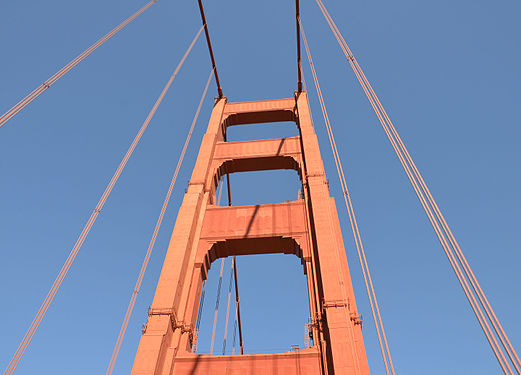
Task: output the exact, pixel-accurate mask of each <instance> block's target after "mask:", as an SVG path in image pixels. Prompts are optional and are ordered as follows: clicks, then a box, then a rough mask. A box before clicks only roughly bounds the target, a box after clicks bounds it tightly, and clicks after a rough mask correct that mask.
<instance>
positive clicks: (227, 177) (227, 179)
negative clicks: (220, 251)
mask: <svg viewBox="0 0 521 375" xmlns="http://www.w3.org/2000/svg"><path fill="white" fill-rule="evenodd" d="M223 138H224V141H225V142H228V135H227V129H224V134H223ZM226 181H227V188H228V206H231V205H232V189H231V184H230V174H229V173H227V174H226ZM232 270H233V277H234V279H235V305H236V313H237V317H236V319H237V325H238V327H239V345H240V349H241V354H244V342H243V339H242V324H241V305H240V300H239V281H238V280H237V257H236V256H235V255H234V256H233V257H232Z"/></svg>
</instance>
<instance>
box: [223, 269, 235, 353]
mask: <svg viewBox="0 0 521 375" xmlns="http://www.w3.org/2000/svg"><path fill="white" fill-rule="evenodd" d="M234 268H235V267H234V263H233V262H232V269H231V272H230V283H229V285H228V305H227V306H226V322H225V323H224V339H223V351H222V353H223V355H225V354H226V339H227V338H228V321H229V318H230V302H231V298H232V287H233V269H234Z"/></svg>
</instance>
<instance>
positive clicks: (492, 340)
mask: <svg viewBox="0 0 521 375" xmlns="http://www.w3.org/2000/svg"><path fill="white" fill-rule="evenodd" d="M319 5H320V4H319ZM322 10H323V14H324V15H325V16H326V14H325V13H324V10H325V8H324V9H322ZM326 20H327V21H328V23H329V25H330V27H331V29H332V30H333V33H334V34H335V37H336V38H337V41H338V42H339V44H340V45H341V47H342V50H343V52H344V54H345V55H346V58H347V59H348V61H349V63H350V65H351V67H352V68H353V71H354V72H355V75H356V77H357V79H358V80H359V82H360V84H361V86H362V88H363V90H364V92H365V93H366V95H367V97H368V99H369V101H370V103H371V106H372V107H373V109H374V111H375V113H376V115H377V117H378V119H379V120H380V122H381V124H382V126H383V128H384V130H385V132H386V134H388V137H390V135H389V130H388V128H387V126H386V124H385V123H384V120H383V117H382V114H381V113H380V111H379V110H378V107H377V105H376V104H375V102H374V99H373V97H372V95H370V93H369V90H368V88H367V87H366V85H365V82H364V81H363V80H362V78H361V76H360V73H359V72H358V70H357V69H356V68H355V65H354V62H353V60H354V59H353V57H352V55H351V52H350V50H348V47H344V45H343V44H342V42H341V39H340V38H341V35H340V37H339V36H338V34H339V32H338V29H336V30H335V25H334V23H332V19H330V18H329V19H328V18H327V16H326ZM389 139H390V141H391V144H392V145H393V148H394V149H395V151H396V152H397V155H398V157H399V159H400V162H401V163H402V165H403V166H404V169H405V171H406V173H407V175H408V177H409V179H410V181H411V184H412V185H413V187H414V189H415V191H416V193H417V195H418V197H419V199H420V202H421V203H422V206H423V207H424V209H425V210H426V212H427V210H428V208H427V207H428V206H426V205H425V202H424V201H423V199H424V197H423V195H421V196H420V195H419V194H421V193H420V192H419V187H418V186H417V185H416V181H415V179H414V178H413V177H412V175H411V174H410V171H409V169H408V167H407V166H406V164H405V162H403V160H402V159H403V157H402V155H401V153H399V152H398V149H397V148H396V144H395V142H394V139H393V138H389ZM430 215H431V213H430V212H427V216H428V217H429V220H430V221H431V224H432V225H433V227H434V229H435V232H436V235H437V236H438V238H439V240H440V242H441V244H442V247H443V249H444V251H445V253H446V255H447V257H448V258H449V262H450V264H451V266H453V269H454V272H455V273H456V276H457V278H458V281H459V282H460V285H461V286H462V288H463V290H464V293H465V295H466V297H467V299H468V300H469V303H470V304H471V307H472V309H473V311H474V314H475V315H476V317H477V319H478V322H479V324H480V326H481V327H482V329H483V331H484V332H485V336H486V338H487V340H488V342H489V343H490V345H491V347H492V349H493V351H494V354H495V355H496V358H497V359H498V361H499V363H500V365H501V367H502V369H503V371H504V372H505V373H507V370H506V369H505V366H504V364H503V359H502V358H504V356H503V353H502V352H498V348H497V342H496V340H495V338H494V337H493V335H492V333H491V331H490V327H489V326H488V323H487V322H486V321H483V320H482V318H481V315H482V312H481V311H480V310H479V311H478V310H477V309H476V305H475V304H474V301H473V298H474V296H473V295H470V294H469V291H468V290H467V287H466V286H465V283H466V281H464V280H463V279H462V277H463V276H461V275H460V271H459V270H458V269H456V268H455V267H457V266H456V264H455V263H454V262H453V260H452V257H453V254H452V252H451V250H450V248H447V247H446V243H445V239H444V238H441V237H440V235H439V232H438V228H436V227H435V223H434V221H432V220H431V216H430ZM478 308H479V306H478ZM508 373H510V372H508Z"/></svg>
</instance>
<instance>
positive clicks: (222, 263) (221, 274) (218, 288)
mask: <svg viewBox="0 0 521 375" xmlns="http://www.w3.org/2000/svg"><path fill="white" fill-rule="evenodd" d="M223 270H224V258H222V260H221V272H220V274H219V283H218V285H217V298H216V299H215V312H214V317H213V328H212V341H211V344H210V354H213V344H214V342H215V328H216V327H217V315H218V313H219V302H220V300H221V285H222V282H223Z"/></svg>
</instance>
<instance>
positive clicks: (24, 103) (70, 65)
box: [0, 0, 158, 127]
mask: <svg viewBox="0 0 521 375" xmlns="http://www.w3.org/2000/svg"><path fill="white" fill-rule="evenodd" d="M157 1H158V0H152V1H151V2H149V3H148V4H146V5H145V6H144V7H142V8H141V9H139V10H138V11H137V12H136V13H134V14H133V15H132V16H130V17H129V18H127V19H126V20H125V21H123V22H122V23H121V24H119V25H118V26H116V27H115V28H114V29H112V31H110V32H109V33H108V34H106V35H105V36H104V37H103V38H101V39H99V40H98V41H97V42H96V43H94V44H93V45H91V46H90V47H89V48H87V49H86V50H85V51H83V52H82V53H81V54H79V55H78V56H76V58H74V59H73V60H71V61H70V62H69V63H68V64H67V65H65V66H64V67H63V68H61V69H60V70H58V71H57V72H56V73H55V74H54V75H52V76H51V77H49V78H48V79H47V80H46V81H45V82H44V83H42V84H41V85H40V86H38V87H37V88H36V89H34V90H33V91H32V92H31V93H29V95H27V96H26V97H25V98H23V99H22V100H21V101H19V102H18V103H17V104H16V105H14V106H13V107H12V108H11V109H9V110H8V111H7V112H5V113H4V114H3V115H2V116H0V127H2V126H3V125H4V124H5V123H6V122H7V121H9V120H10V119H11V118H13V117H14V116H15V115H16V114H17V113H18V112H20V111H21V110H22V109H24V108H25V107H26V106H27V105H29V104H30V103H31V102H32V101H33V100H35V99H36V98H37V97H38V96H40V95H41V94H42V93H43V92H44V91H45V90H47V89H48V88H49V87H51V86H52V85H53V84H54V83H55V82H56V81H58V80H59V79H60V78H61V77H63V76H64V75H65V74H67V73H68V72H69V71H70V70H71V69H73V68H74V67H75V66H76V65H78V64H79V63H80V62H82V61H83V60H84V59H85V58H87V57H88V56H89V55H90V54H91V53H92V52H94V51H95V50H96V49H97V48H98V47H99V46H101V45H102V44H104V43H105V42H106V41H107V40H109V39H110V38H112V37H113V36H114V35H116V34H117V33H118V32H119V31H120V30H121V29H123V28H124V27H125V26H127V25H128V24H129V23H130V22H132V21H133V20H134V19H136V18H137V17H138V16H139V15H141V14H142V13H143V12H144V11H146V10H147V9H148V8H150V7H151V6H152V5H153V4H155V3H156V2H157Z"/></svg>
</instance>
